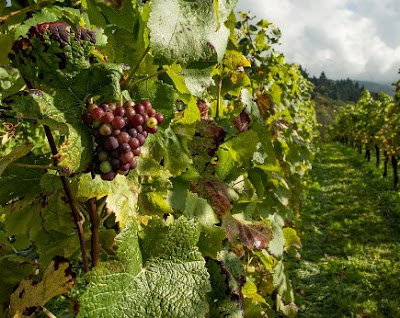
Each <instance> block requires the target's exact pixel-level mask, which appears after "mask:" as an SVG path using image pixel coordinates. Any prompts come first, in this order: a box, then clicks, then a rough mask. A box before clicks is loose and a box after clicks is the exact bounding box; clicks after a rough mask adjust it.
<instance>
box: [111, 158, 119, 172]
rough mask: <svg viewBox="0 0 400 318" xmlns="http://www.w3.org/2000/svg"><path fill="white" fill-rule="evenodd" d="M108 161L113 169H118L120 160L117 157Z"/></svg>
mask: <svg viewBox="0 0 400 318" xmlns="http://www.w3.org/2000/svg"><path fill="white" fill-rule="evenodd" d="M110 162H111V167H112V168H113V170H118V169H119V168H120V167H121V160H119V159H111V161H110Z"/></svg>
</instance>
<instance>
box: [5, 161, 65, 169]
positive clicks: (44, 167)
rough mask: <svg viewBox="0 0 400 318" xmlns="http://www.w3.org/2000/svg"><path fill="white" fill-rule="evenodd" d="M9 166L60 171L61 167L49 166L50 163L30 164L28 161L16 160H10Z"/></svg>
mask: <svg viewBox="0 0 400 318" xmlns="http://www.w3.org/2000/svg"><path fill="white" fill-rule="evenodd" d="M10 166H13V167H16V168H27V169H40V170H57V171H60V170H61V169H59V168H57V167H54V166H50V165H47V166H45V165H32V164H29V163H18V162H12V163H11V164H10Z"/></svg>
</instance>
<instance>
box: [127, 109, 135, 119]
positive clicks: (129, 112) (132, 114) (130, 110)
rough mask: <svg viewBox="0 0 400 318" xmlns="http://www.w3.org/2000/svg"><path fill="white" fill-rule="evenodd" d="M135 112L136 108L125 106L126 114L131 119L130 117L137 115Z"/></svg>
mask: <svg viewBox="0 0 400 318" xmlns="http://www.w3.org/2000/svg"><path fill="white" fill-rule="evenodd" d="M135 114H136V112H135V110H134V109H133V108H132V107H127V108H125V116H126V117H128V118H129V119H130V118H131V117H132V116H135Z"/></svg>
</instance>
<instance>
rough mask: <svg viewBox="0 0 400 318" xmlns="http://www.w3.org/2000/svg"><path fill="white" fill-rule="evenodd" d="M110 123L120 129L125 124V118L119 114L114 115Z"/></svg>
mask: <svg viewBox="0 0 400 318" xmlns="http://www.w3.org/2000/svg"><path fill="white" fill-rule="evenodd" d="M111 124H112V126H113V127H114V129H122V128H124V126H125V119H124V118H123V117H119V116H118V117H115V118H114V119H113V121H112V123H111Z"/></svg>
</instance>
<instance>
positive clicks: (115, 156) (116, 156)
mask: <svg viewBox="0 0 400 318" xmlns="http://www.w3.org/2000/svg"><path fill="white" fill-rule="evenodd" d="M110 156H111V158H113V159H119V158H120V157H121V153H120V152H119V150H118V149H115V150H113V151H111V153H110Z"/></svg>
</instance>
